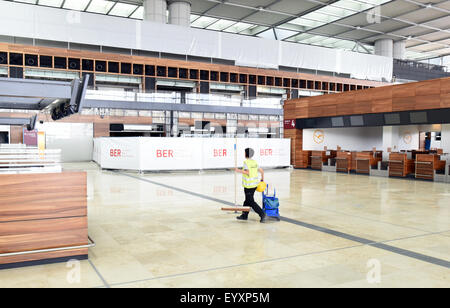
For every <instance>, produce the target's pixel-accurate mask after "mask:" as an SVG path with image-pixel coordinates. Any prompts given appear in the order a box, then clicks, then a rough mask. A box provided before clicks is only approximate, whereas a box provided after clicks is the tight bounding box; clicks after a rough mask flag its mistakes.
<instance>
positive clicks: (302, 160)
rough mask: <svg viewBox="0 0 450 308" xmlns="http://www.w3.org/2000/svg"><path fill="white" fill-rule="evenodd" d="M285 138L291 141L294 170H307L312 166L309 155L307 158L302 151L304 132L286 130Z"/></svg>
mask: <svg viewBox="0 0 450 308" xmlns="http://www.w3.org/2000/svg"><path fill="white" fill-rule="evenodd" d="M284 137H285V138H289V139H291V165H292V166H294V168H307V167H308V165H309V164H310V162H309V155H307V156H306V157H305V156H304V153H303V152H302V151H301V150H302V148H303V130H301V129H285V130H284Z"/></svg>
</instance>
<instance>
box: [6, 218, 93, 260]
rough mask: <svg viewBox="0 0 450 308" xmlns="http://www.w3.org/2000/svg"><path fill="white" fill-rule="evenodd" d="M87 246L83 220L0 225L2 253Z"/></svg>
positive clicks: (14, 222) (56, 220)
mask: <svg viewBox="0 0 450 308" xmlns="http://www.w3.org/2000/svg"><path fill="white" fill-rule="evenodd" d="M87 243H88V233H87V220H86V219H85V218H84V217H75V218H58V219H47V220H31V221H13V222H6V223H0V251H1V252H2V253H9V252H17V251H28V250H38V249H48V248H55V247H71V246H79V245H87ZM0 260H1V259H0Z"/></svg>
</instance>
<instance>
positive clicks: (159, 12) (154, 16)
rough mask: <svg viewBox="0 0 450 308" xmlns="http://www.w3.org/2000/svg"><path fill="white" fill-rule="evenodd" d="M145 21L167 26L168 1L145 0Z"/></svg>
mask: <svg viewBox="0 0 450 308" xmlns="http://www.w3.org/2000/svg"><path fill="white" fill-rule="evenodd" d="M144 20H148V21H154V22H159V23H163V24H165V23H166V22H167V3H166V0H144Z"/></svg>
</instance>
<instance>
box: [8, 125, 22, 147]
mask: <svg viewBox="0 0 450 308" xmlns="http://www.w3.org/2000/svg"><path fill="white" fill-rule="evenodd" d="M9 134H10V136H9V138H10V143H14V144H17V143H23V127H22V126H12V125H11V128H10V132H9Z"/></svg>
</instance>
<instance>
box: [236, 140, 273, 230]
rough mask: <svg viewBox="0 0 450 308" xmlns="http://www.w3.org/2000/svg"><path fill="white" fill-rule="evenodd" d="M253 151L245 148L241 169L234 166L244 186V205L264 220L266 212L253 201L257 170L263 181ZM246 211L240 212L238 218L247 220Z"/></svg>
mask: <svg viewBox="0 0 450 308" xmlns="http://www.w3.org/2000/svg"><path fill="white" fill-rule="evenodd" d="M254 154H255V151H253V149H250V148H247V149H245V161H244V168H243V170H241V169H238V168H236V172H238V173H242V186H243V187H244V193H245V201H244V206H246V207H247V206H248V207H251V208H252V209H253V210H254V211H255V212H256V213H257V214H258V215H259V217H261V220H260V222H265V221H266V213H264V211H263V209H262V208H260V207H259V205H258V204H257V203H256V202H255V199H254V194H255V191H256V187H257V186H258V184H259V179H258V172H259V173H261V181H264V170H263V169H262V168H259V167H258V163H257V162H256V161H255V160H253V159H252V157H253V155H254ZM248 214H249V213H248V212H242V215H241V216H238V217H237V219H238V220H247V219H248Z"/></svg>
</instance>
